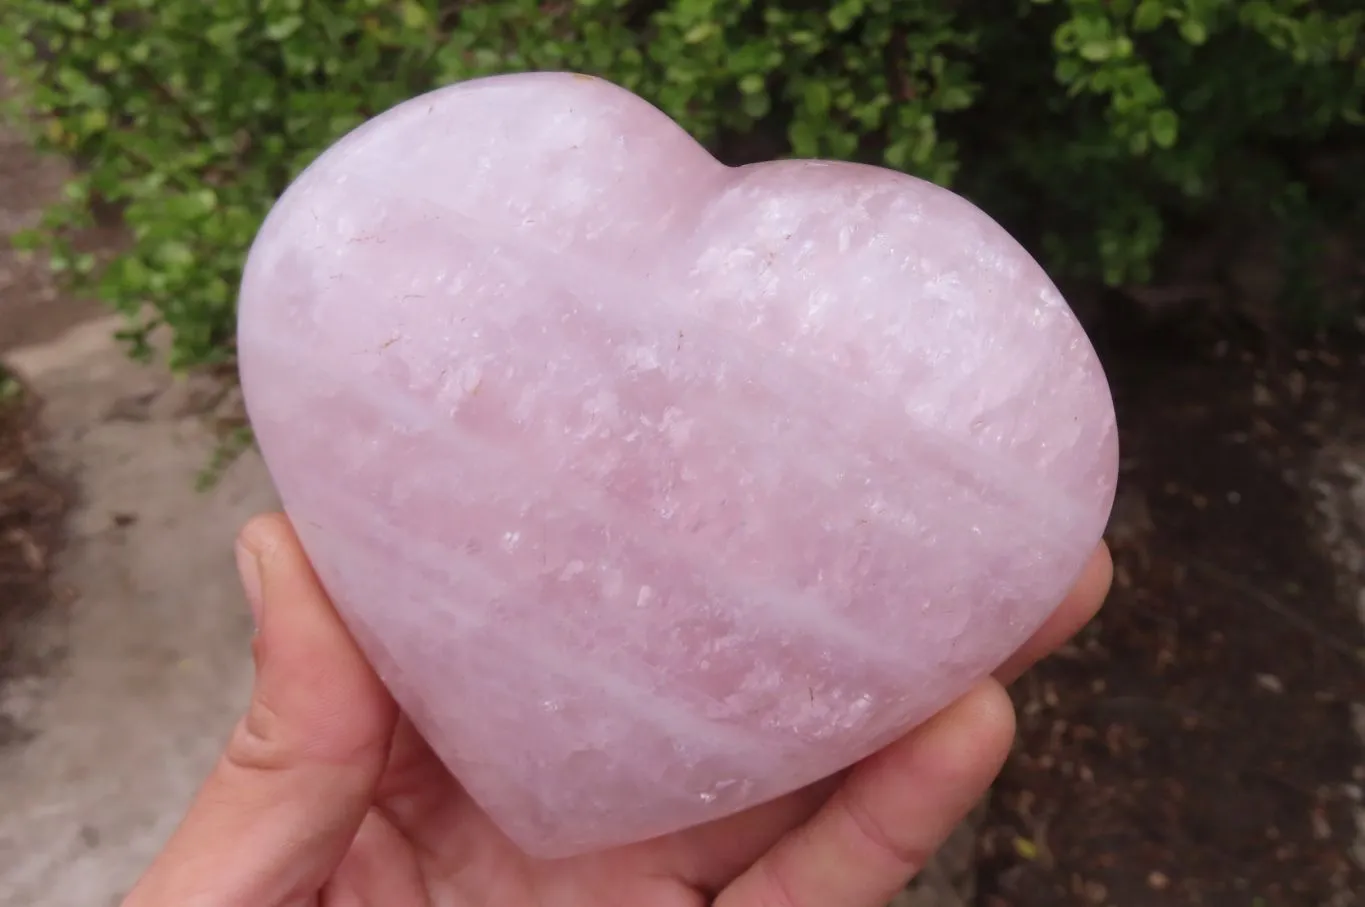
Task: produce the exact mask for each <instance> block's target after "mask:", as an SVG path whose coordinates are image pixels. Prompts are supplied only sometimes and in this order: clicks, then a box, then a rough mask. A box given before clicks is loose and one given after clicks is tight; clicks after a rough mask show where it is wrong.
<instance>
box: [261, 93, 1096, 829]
mask: <svg viewBox="0 0 1365 907" xmlns="http://www.w3.org/2000/svg"><path fill="white" fill-rule="evenodd" d="M239 318H240V320H239V338H238V350H239V356H240V365H241V378H242V383H243V387H244V389H245V393H246V400H247V405H248V410H249V413H250V418H251V423H252V426H253V428H254V430H255V433H256V437H257V439H258V441H259V444H260V447H261V450H262V452H263V454H264V456H265V458H266V461H267V463H268V465H269V467H270V471H271V474H272V476H273V478H274V481H275V483H276V485H277V487H278V490H279V493H280V495H281V497H282V499H283V501H284V504H285V508H286V510H287V511H288V513H289V515H290V517H291V519H292V521H293V523H294V525H295V526H296V528H297V530H298V533H299V535H300V537H301V539H302V540H303V543H304V546H305V548H306V550H307V552H308V555H309V557H310V559H311V560H312V562H313V564H314V566H315V568H316V570H317V572H318V575H319V576H320V577H321V579H322V581H323V584H324V585H325V587H326V589H327V591H328V592H329V594H330V595H331V596H332V598H333V600H334V601H335V603H336V607H337V608H338V610H339V611H340V613H341V615H342V616H343V618H344V619H345V621H346V623H347V625H348V626H349V627H350V629H351V631H352V633H353V634H354V635H355V637H356V639H357V640H358V641H359V643H360V645H361V647H362V648H363V649H364V651H365V653H366V655H367V657H368V658H369V659H370V661H371V662H372V663H373V665H374V666H375V668H376V669H377V670H378V672H379V674H380V676H381V677H382V678H383V680H384V682H385V683H386V684H387V685H388V687H389V688H390V689H391V691H392V692H393V694H394V696H395V697H396V698H397V700H398V701H399V703H400V704H401V706H402V707H403V708H404V710H405V711H406V712H407V713H408V714H409V715H410V716H411V718H412V720H413V721H414V723H415V724H416V727H417V728H418V730H419V731H420V732H421V733H422V734H423V736H424V737H425V738H426V739H427V740H428V741H429V742H430V744H431V745H432V747H433V748H434V750H435V751H436V753H437V754H438V755H439V757H440V758H441V759H442V761H443V762H444V763H445V764H446V766H448V767H449V769H450V771H451V772H452V773H453V774H454V775H455V776H456V777H457V778H458V779H459V780H460V782H462V783H463V785H464V786H465V788H466V789H467V790H468V792H469V794H470V795H471V796H472V797H473V798H474V800H475V801H476V802H477V803H478V804H479V805H480V806H481V807H482V808H483V809H484V810H485V811H486V812H487V813H488V814H489V816H490V817H491V818H492V819H493V820H494V821H495V822H496V823H497V824H498V825H499V827H501V828H502V829H503V831H504V832H506V834H508V835H509V836H510V837H511V838H512V839H513V840H514V841H516V842H517V843H518V844H519V845H520V846H521V847H522V848H524V849H525V850H526V851H527V852H529V853H531V854H533V855H537V856H566V855H570V854H576V853H581V852H584V851H588V850H592V849H597V848H606V847H611V846H615V845H619V844H624V843H628V842H632V841H636V840H640V839H644V838H648V837H653V836H655V835H659V834H664V833H667V832H671V831H675V830H678V829H681V828H684V827H687V826H691V825H695V824H698V823H702V822H706V821H708V820H712V819H716V818H719V817H721V816H724V815H727V814H730V813H733V812H736V811H739V810H742V809H744V808H746V807H749V806H753V805H755V804H758V803H760V802H762V801H765V800H768V799H771V798H773V797H776V796H779V795H781V794H784V793H786V792H788V791H791V790H794V789H796V788H798V787H801V786H803V785H806V784H808V783H811V782H813V781H815V780H817V779H819V778H821V777H824V776H827V775H829V774H831V773H833V772H836V771H838V770H840V769H842V768H845V767H846V766H848V765H850V764H852V763H853V762H855V761H857V760H859V759H861V758H863V757H865V756H867V755H869V754H870V753H872V752H874V751H875V750H877V749H878V748H880V747H882V746H884V745H886V744H887V743H889V742H890V741H892V740H893V739H895V738H896V737H898V736H900V735H901V734H903V733H905V732H906V731H907V730H908V729H910V728H912V727H913V726H915V725H916V724H918V723H920V722H923V721H924V720H925V719H927V718H928V717H930V716H931V715H932V714H934V713H935V712H936V711H937V710H939V709H941V708H942V707H943V706H945V705H946V704H947V703H948V702H950V701H951V700H952V699H954V698H955V697H957V696H958V695H960V694H962V693H963V692H965V691H966V690H967V689H968V688H969V687H970V686H971V685H972V684H973V683H974V682H975V681H976V680H978V679H980V678H981V677H983V676H985V675H986V674H988V673H990V672H991V671H992V670H993V669H994V668H995V667H997V666H998V665H999V664H1000V663H1001V662H1002V661H1003V660H1004V659H1005V658H1006V657H1007V656H1009V655H1010V654H1012V653H1013V652H1014V651H1015V650H1016V649H1017V648H1018V647H1019V646H1020V645H1021V644H1022V643H1023V642H1024V640H1025V639H1027V637H1028V636H1029V635H1030V634H1031V633H1032V632H1033V631H1034V630H1035V629H1037V628H1038V626H1039V625H1040V624H1041V623H1042V622H1043V621H1044V619H1045V618H1046V617H1047V616H1048V615H1049V613H1050V612H1051V611H1052V610H1053V609H1054V608H1055V607H1056V605H1057V604H1058V602H1059V601H1060V600H1061V598H1062V597H1063V595H1064V593H1065V592H1066V590H1067V589H1068V587H1069V586H1070V585H1071V583H1072V582H1073V580H1074V579H1075V578H1076V576H1077V575H1078V573H1079V572H1080V570H1081V567H1082V565H1083V564H1084V563H1085V561H1086V560H1087V558H1088V556H1089V555H1090V553H1091V551H1092V550H1093V548H1094V546H1095V544H1096V542H1097V541H1098V539H1099V538H1100V535H1101V533H1102V531H1103V528H1104V525H1105V521H1106V519H1107V516H1108V513H1109V508H1110V505H1111V503H1112V500H1113V495H1114V486H1115V480H1116V473H1117V459H1118V442H1117V436H1116V431H1115V423H1114V409H1113V403H1112V400H1111V397H1110V393H1109V388H1108V384H1107V382H1106V380H1105V376H1104V373H1103V371H1102V369H1101V366H1100V364H1099V362H1098V361H1097V359H1096V356H1095V353H1094V350H1093V349H1092V347H1091V344H1090V343H1089V341H1088V340H1087V338H1086V336H1085V333H1084V332H1083V330H1082V328H1081V327H1080V325H1079V324H1078V322H1077V321H1076V319H1075V317H1074V316H1073V314H1072V312H1071V310H1070V309H1069V308H1068V307H1067V305H1066V303H1065V302H1064V301H1063V299H1062V297H1061V295H1060V294H1059V293H1058V291H1057V289H1056V287H1055V286H1054V285H1053V283H1052V282H1051V281H1050V280H1049V279H1048V277H1047V275H1046V274H1045V273H1044V271H1043V269H1042V268H1041V267H1040V266H1039V265H1038V264H1037V263H1036V262H1035V261H1034V260H1033V259H1032V258H1031V257H1030V256H1029V254H1028V253H1027V252H1026V251H1025V250H1024V249H1023V248H1022V247H1021V246H1020V245H1019V244H1018V243H1017V242H1016V241H1015V240H1014V239H1012V238H1011V237H1010V236H1009V235H1008V234H1007V233H1006V232H1005V230H1004V229H1002V228H1001V227H1000V226H999V225H997V224H996V223H995V222H994V221H993V220H991V219H990V218H989V217H988V216H987V215H985V214H984V213H982V212H981V211H980V210H978V209H977V208H976V207H974V206H973V205H971V204H970V203H968V202H967V201H965V200H964V199H962V198H961V197H959V196H957V195H954V194H952V193H951V192H948V191H946V190H944V189H940V188H937V187H935V186H933V185H931V184H928V183H926V182H923V181H920V180H917V179H914V178H912V177H909V176H905V175H902V174H898V173H894V172H891V171H889V170H883V169H879V168H873V167H866V166H858V165H853V164H841V163H830V162H821V161H782V162H773V163H766V164H758V165H751V166H747V167H741V168H729V167H726V166H723V165H722V164H720V163H718V162H717V161H716V160H715V159H713V158H712V157H711V156H710V155H709V154H708V153H707V152H706V151H704V150H703V149H702V148H701V147H700V146H699V145H698V144H697V143H696V142H694V141H693V139H692V138H690V137H689V136H688V135H687V134H686V133H685V132H684V131H683V130H682V129H681V128H679V127H678V126H677V125H676V124H675V123H674V122H672V121H671V120H670V119H668V118H667V117H666V116H664V115H663V114H662V113H660V112H659V111H658V110H656V109H655V108H653V107H651V106H650V105H649V104H647V103H646V102H645V101H643V100H641V99H640V98H638V97H636V96H635V95H633V94H631V93H629V92H627V91H625V90H624V89H621V88H619V87H616V86H614V85H612V84H611V83H609V82H605V81H602V80H599V79H594V78H586V77H582V76H576V75H571V74H565V73H537V74H522V75H512V76H500V77H496V78H489V79H482V80H476V81H471V82H467V83H464V84H460V85H456V86H453V87H449V88H444V89H441V90H439V91H436V92H433V93H431V94H427V95H424V96H421V97H417V98H415V99H413V100H410V101H408V102H405V103H403V104H401V105H399V106H398V107H396V108H394V109H392V110H390V111H388V112H387V113H384V114H382V115H381V116H379V117H377V118H375V119H373V120H372V121H370V122H368V123H366V124H365V125H363V126H361V127H360V128H358V129H356V130H355V131H354V132H352V133H351V134H349V135H347V136H346V137H345V138H343V139H342V140H341V141H340V142H338V143H337V144H336V145H334V146H333V147H332V148H330V149H329V150H328V151H326V152H325V153H324V154H323V155H322V156H321V157H320V158H318V159H317V160H316V161H315V162H314V163H313V164H312V166H311V167H309V168H308V169H307V170H306V171H305V172H304V173H303V174H302V175H301V176H300V177H299V178H298V179H297V181H295V183H294V184H293V185H292V186H291V187H290V188H289V189H288V190H287V192H286V193H285V194H284V195H283V197H282V198H281V199H280V200H279V202H278V203H277V204H276V206H275V207H274V209H273V210H272V212H271V213H270V215H269V217H268V219H267V220H266V222H265V224H264V226H263V227H262V229H261V232H260V234H259V236H258V238H257V240H256V242H255V244H254V246H253V248H252V251H251V254H250V257H249V260H248V263H247V267H246V271H245V275H244V279H243V283H242V290H241V298H240V308H239Z"/></svg>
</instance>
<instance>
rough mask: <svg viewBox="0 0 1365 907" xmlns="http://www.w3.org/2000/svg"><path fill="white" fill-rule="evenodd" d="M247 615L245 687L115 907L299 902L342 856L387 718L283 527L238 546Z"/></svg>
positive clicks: (381, 696)
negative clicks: (227, 725) (251, 671)
mask: <svg viewBox="0 0 1365 907" xmlns="http://www.w3.org/2000/svg"><path fill="white" fill-rule="evenodd" d="M237 556H238V566H239V568H240V570H241V573H242V582H243V585H244V586H245V588H246V592H247V598H248V599H249V600H250V601H251V605H252V611H253V613H254V614H255V616H256V626H257V628H258V632H257V635H256V637H255V640H254V642H253V649H254V653H255V657H256V685H255V689H254V691H253V693H252V697H251V704H250V706H249V707H248V709H247V713H246V715H245V716H244V717H243V718H242V720H241V721H240V722H238V724H237V727H236V728H235V729H234V731H233V733H232V737H231V739H230V741H229V742H228V745H227V749H226V751H225V752H224V754H223V757H222V758H221V759H220V760H219V763H218V765H217V767H216V768H215V769H214V771H213V773H212V775H211V776H210V777H209V779H208V780H207V781H206V782H205V784H204V786H203V788H202V789H201V790H200V792H199V794H198V796H197V797H196V798H195V800H194V802H193V804H192V805H191V807H190V810H189V813H188V815H187V816H186V817H185V820H184V821H183V822H182V824H181V826H180V827H179V829H178V830H177V831H176V833H175V834H174V836H173V837H172V839H171V841H170V843H169V844H168V845H167V846H166V848H165V850H164V851H162V853H161V855H160V856H159V857H158V858H157V860H156V861H155V863H154V864H153V865H152V867H151V868H150V869H149V870H148V871H147V874H146V875H145V876H144V877H143V879H142V880H141V881H140V882H139V883H138V885H137V887H136V888H135V889H134V890H133V892H132V893H131V894H130V895H129V896H128V898H127V900H125V901H124V907H163V905H172V904H174V905H176V907H237V905H242V907H247V905H250V907H294V905H296V904H306V903H312V897H313V895H315V894H316V893H317V891H318V890H319V889H320V888H321V887H322V886H323V885H324V884H325V883H326V881H327V879H328V877H329V876H330V875H331V874H332V872H333V871H334V870H335V869H336V867H337V865H338V864H339V863H340V862H341V860H342V858H343V857H344V856H345V855H346V852H347V850H348V848H349V847H350V845H351V842H352V840H353V839H354V837H355V834H356V831H357V829H359V827H360V823H361V821H362V820H363V819H364V817H365V814H366V811H367V810H368V808H369V806H370V803H371V801H372V798H373V794H374V789H375V786H376V785H377V784H378V782H379V778H380V775H381V774H382V772H383V770H384V765H385V762H386V761H387V759H388V750H389V743H390V739H391V738H392V735H393V727H394V723H395V721H396V719H397V709H396V707H395V705H394V704H393V701H392V699H390V697H389V695H388V694H387V693H386V692H385V690H384V687H383V686H382V685H381V683H380V681H379V679H378V677H376V676H375V674H374V672H373V671H372V670H371V669H370V667H369V665H368V663H367V662H366V660H365V658H364V656H362V655H361V653H360V651H359V649H357V647H356V645H355V642H354V641H353V640H352V639H351V636H350V634H349V633H348V632H347V630H346V628H345V626H344V625H343V624H342V622H341V620H340V618H339V617H338V616H337V614H336V611H334V610H333V608H332V605H331V603H330V602H329V601H328V599H327V596H326V594H325V593H324V592H323V591H322V588H321V587H320V585H319V584H318V581H317V578H316V576H315V575H314V574H313V571H312V568H311V567H310V566H309V564H308V560H307V558H306V557H305V555H304V553H303V549H302V548H301V547H300V545H299V543H298V539H297V538H296V536H295V535H294V532H293V529H292V528H291V527H290V525H289V522H288V521H287V520H286V519H285V518H284V517H283V516H278V515H275V516H268V517H262V518H258V519H256V520H254V521H252V522H251V523H250V524H249V525H248V526H247V527H246V528H245V529H244V530H243V531H242V535H241V537H240V539H239V540H238V543H237Z"/></svg>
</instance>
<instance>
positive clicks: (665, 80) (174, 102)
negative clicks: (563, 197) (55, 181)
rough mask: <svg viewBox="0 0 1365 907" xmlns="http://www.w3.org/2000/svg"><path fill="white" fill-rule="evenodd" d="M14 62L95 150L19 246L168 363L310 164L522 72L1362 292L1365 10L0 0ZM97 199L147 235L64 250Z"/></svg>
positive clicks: (1032, 221)
mask: <svg viewBox="0 0 1365 907" xmlns="http://www.w3.org/2000/svg"><path fill="white" fill-rule="evenodd" d="M0 60H3V61H6V65H7V66H8V68H9V69H10V70H11V75H13V76H14V77H16V79H17V81H18V83H19V85H20V87H21V89H22V96H21V97H20V98H19V99H18V102H17V106H16V111H22V113H23V116H24V121H25V122H26V123H28V124H30V125H31V126H32V127H33V129H34V132H35V138H36V140H37V141H38V142H40V144H41V145H42V146H43V147H45V148H47V149H51V150H54V151H57V152H60V153H62V154H65V155H68V156H70V157H72V158H74V159H76V160H78V161H79V162H80V163H81V164H82V168H81V170H80V173H79V176H78V177H77V178H76V179H74V181H72V182H71V183H70V185H69V186H68V187H67V190H66V195H65V200H64V201H63V202H62V203H60V204H59V205H57V206H56V207H55V208H53V209H52V210H51V211H50V212H49V215H48V217H47V218H46V220H45V221H44V224H43V225H42V226H41V227H40V228H39V229H38V230H36V231H33V232H31V233H29V234H26V235H25V236H24V237H23V238H22V241H23V242H24V243H26V244H27V245H29V246H31V247H33V248H35V249H40V250H45V251H47V252H50V253H51V255H52V262H53V266H54V267H55V268H57V269H59V270H61V271H63V272H65V273H66V274H67V275H68V276H70V277H71V279H72V280H73V281H75V282H77V283H88V284H92V285H93V289H94V291H95V292H97V294H98V295H99V296H100V297H101V298H102V299H104V300H106V301H107V302H108V303H110V304H111V305H113V306H114V307H116V308H117V309H119V310H121V311H122V312H124V313H126V315H127V316H128V319H129V322H128V324H129V328H128V332H127V333H128V338H129V339H130V340H131V341H132V342H133V343H134V345H135V348H137V349H141V350H145V349H146V345H145V339H146V336H147V332H148V331H149V330H150V329H152V328H154V327H156V326H158V325H163V324H164V325H165V326H168V327H169V328H170V329H171V331H172V334H173V337H174V346H173V350H172V360H173V362H172V364H173V365H175V366H179V367H184V366H191V365H196V364H204V363H215V362H230V361H231V358H232V322H233V306H234V296H235V286H236V281H237V278H238V274H239V271H240V267H241V265H242V262H243V259H244V256H245V254H246V251H247V248H248V246H249V244H250V242H251V240H252V238H253V235H254V233H255V231H256V229H257V227H258V226H259V224H260V222H261V220H262V218H263V217H264V215H265V213H266V212H267V210H268V209H269V207H270V205H271V203H272V201H273V200H274V199H275V198H276V197H277V196H278V195H279V193H280V192H281V191H282V190H283V189H284V188H285V186H286V185H287V184H288V182H289V181H290V179H291V178H292V177H293V176H294V175H296V174H297V173H298V172H299V171H300V170H301V169H302V168H303V167H304V166H306V165H307V164H308V163H309V162H310V161H311V160H312V159H313V158H314V157H315V156H316V155H317V154H318V153H319V152H320V151H322V150H323V149H324V148H326V147H327V146H328V145H329V144H330V143H331V142H333V141H334V140H335V139H337V138H338V137H339V136H340V135H342V134H343V133H344V132H346V131H347V130H349V129H351V128H353V127H354V126H356V125H357V124H359V123H360V122H361V121H362V120H364V119H365V118H367V117H369V116H372V115H374V114H377V113H379V112H381V111H383V110H384V109H386V108H388V107H390V106H391V105H393V104H395V103H397V102H399V101H401V100H403V99H405V98H408V97H410V96H412V95H414V94H416V93H419V92H422V91H425V90H427V89H431V88H433V87H436V86H439V85H442V84H445V83H449V82H452V81H456V80H461V79H466V78H470V77H474V76H481V75H487V74H491V73H499V72H508V71H516V70H527V69H568V70H577V71H582V72H588V73H593V74H597V75H601V76H604V77H606V78H609V79H611V80H613V81H616V82H619V83H621V84H623V85H625V86H627V87H628V88H630V89H632V90H634V91H636V92H638V93H640V94H641V95H643V96H644V97H646V98H647V99H649V100H651V101H653V102H654V103H656V104H657V105H659V106H660V107H661V108H662V109H663V110H664V111H666V112H667V113H668V114H670V115H671V116H673V117H675V118H676V119H678V120H679V121H680V122H681V123H682V124H683V125H684V126H686V127H687V128H688V129H689V130H691V131H692V132H693V133H694V134H695V135H696V136H697V137H698V138H699V139H701V140H702V141H703V142H705V143H707V144H708V145H709V146H710V147H712V148H713V149H716V150H717V151H718V152H719V153H721V154H722V156H723V157H727V156H728V158H730V159H738V158H744V157H745V156H752V155H755V154H761V155H763V156H766V155H784V154H791V155H797V156H823V157H834V158H844V159H854V160H862V161H868V162H873V163H881V164H885V165H887V166H891V167H895V168H898V169H902V170H905V171H908V172H910V173H914V174H916V175H919V176H923V177H925V178H928V179H931V180H934V181H936V182H938V183H941V184H945V185H950V186H952V187H953V188H954V189H956V190H957V191H960V192H962V193H963V194H965V195H967V196H968V197H970V198H972V199H973V200H974V201H976V202H977V203H978V204H980V205H981V206H983V207H984V208H985V209H986V210H987V211H988V212H990V213H991V214H992V215H993V216H995V217H996V218H997V219H999V220H1001V221H1002V222H1003V223H1005V224H1006V226H1008V227H1009V228H1011V229H1012V230H1013V231H1014V232H1015V233H1016V234H1017V235H1018V236H1019V237H1020V238H1021V239H1023V240H1024V241H1025V242H1026V244H1028V245H1029V246H1030V247H1031V248H1032V249H1033V251H1034V252H1035V253H1036V254H1037V255H1038V256H1039V257H1040V258H1041V259H1042V260H1043V261H1044V263H1045V264H1046V265H1047V266H1048V267H1049V268H1050V269H1051V270H1052V271H1053V272H1054V274H1056V275H1057V276H1058V277H1059V278H1061V279H1064V280H1075V281H1088V282H1091V283H1093V284H1095V285H1104V286H1109V287H1123V288H1132V287H1141V286H1143V285H1145V284H1150V283H1151V282H1152V281H1153V280H1154V279H1157V278H1159V277H1161V275H1163V274H1165V273H1168V272H1173V271H1178V270H1179V269H1180V260H1181V255H1182V253H1183V251H1184V250H1186V249H1187V247H1188V244H1189V243H1190V242H1192V241H1195V240H1203V239H1206V238H1207V237H1211V236H1222V235H1225V234H1227V233H1228V232H1229V231H1232V232H1233V233H1235V232H1236V231H1238V230H1240V229H1242V228H1244V227H1246V225H1249V224H1255V225H1258V226H1257V229H1258V230H1260V231H1261V232H1262V234H1263V236H1262V239H1263V240H1264V239H1265V237H1266V236H1268V237H1269V240H1268V241H1269V242H1270V244H1271V246H1273V254H1274V255H1276V256H1279V260H1281V261H1283V263H1284V269H1283V270H1284V273H1286V274H1289V275H1291V278H1292V279H1288V280H1286V281H1285V282H1284V284H1283V286H1282V287H1281V288H1279V289H1278V290H1277V291H1276V292H1277V297H1278V298H1277V302H1278V303H1279V304H1281V305H1282V306H1284V307H1285V309H1284V310H1285V311H1291V312H1293V313H1295V317H1298V316H1299V315H1304V314H1306V315H1308V316H1310V317H1311V318H1313V319H1318V320H1321V319H1323V318H1332V317H1336V316H1339V315H1341V314H1342V313H1343V311H1345V310H1347V309H1353V308H1354V306H1356V305H1357V304H1358V296H1357V295H1352V294H1350V293H1347V294H1345V296H1341V294H1337V295H1338V296H1339V297H1340V298H1337V297H1333V295H1332V294H1331V293H1330V292H1328V291H1327V288H1324V287H1322V286H1319V285H1318V284H1319V283H1320V280H1319V278H1320V276H1321V275H1322V274H1323V273H1324V269H1323V268H1322V267H1320V261H1319V259H1320V257H1321V256H1322V255H1324V254H1326V252H1327V250H1328V247H1329V246H1330V243H1331V239H1332V237H1340V236H1342V235H1359V228H1360V227H1361V225H1362V223H1365V156H1363V155H1362V152H1363V151H1365V143H1362V142H1361V135H1362V133H1361V129H1362V125H1365V9H1362V8H1361V4H1360V3H1359V0H1336V2H1333V0H1314V2H1309V0H991V2H985V0H976V2H972V0H967V2H963V0H831V2H812V0H483V2H480V0H465V2H459V0H455V2H452V0H215V2H212V3H205V2H203V0H6V3H5V4H4V6H3V9H0ZM35 114H36V119H35V118H34V115H35ZM102 210H112V211H115V212H117V213H118V214H119V215H120V216H122V217H123V219H124V220H125V222H126V224H127V225H128V227H129V228H130V229H131V235H132V241H131V245H130V246H129V247H127V248H126V249H124V250H122V251H121V252H120V253H119V254H118V255H117V256H116V257H114V258H113V259H112V260H111V261H107V262H106V261H97V260H96V259H95V258H94V257H93V256H91V255H88V254H80V253H79V252H77V251H76V250H75V248H74V247H73V246H72V245H71V243H70V241H69V240H70V237H71V236H72V235H73V231H74V230H76V229H78V228H79V227H81V226H82V225H83V224H85V223H88V222H89V221H90V220H91V218H92V217H94V216H95V215H96V214H97V213H98V212H100V211H102ZM1215 270H1216V268H1215ZM1217 277H1218V275H1217V274H1214V275H1213V278H1214V279H1215V280H1216V279H1217ZM90 288H91V287H89V286H87V287H86V289H90ZM1329 300H1330V304H1329Z"/></svg>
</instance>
